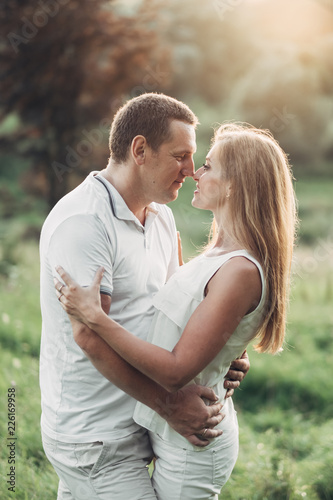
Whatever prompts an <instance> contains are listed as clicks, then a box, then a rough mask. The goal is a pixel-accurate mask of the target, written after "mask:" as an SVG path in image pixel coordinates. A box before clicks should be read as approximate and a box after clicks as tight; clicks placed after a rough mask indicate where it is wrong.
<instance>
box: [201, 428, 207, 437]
mask: <svg viewBox="0 0 333 500" xmlns="http://www.w3.org/2000/svg"><path fill="white" fill-rule="evenodd" d="M207 431H208V429H207V427H206V428H205V429H204V431H203V433H202V434H201V436H202V437H205V436H206V434H207Z"/></svg>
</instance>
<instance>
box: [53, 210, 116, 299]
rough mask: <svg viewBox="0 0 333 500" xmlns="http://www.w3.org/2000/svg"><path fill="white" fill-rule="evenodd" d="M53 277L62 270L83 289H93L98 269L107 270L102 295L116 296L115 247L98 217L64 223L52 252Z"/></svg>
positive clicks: (74, 217) (75, 219)
mask: <svg viewBox="0 0 333 500" xmlns="http://www.w3.org/2000/svg"><path fill="white" fill-rule="evenodd" d="M48 260H49V263H50V266H51V268H52V274H53V275H54V276H56V277H57V278H58V279H59V276H58V274H57V272H56V270H55V267H56V266H57V265H60V266H62V267H63V268H64V269H65V270H66V271H67V272H68V273H69V274H70V275H71V277H72V278H73V279H74V280H75V281H77V282H78V283H79V284H80V285H81V286H89V285H91V283H92V281H93V278H94V276H95V273H96V271H97V269H98V267H100V266H103V267H104V269H105V272H104V276H103V279H102V283H101V293H105V294H107V295H110V296H111V295H112V291H113V284H112V274H113V273H112V263H113V245H112V242H111V241H110V238H109V235H108V233H107V231H106V228H105V226H104V224H103V223H102V222H101V220H100V219H99V218H98V217H96V216H95V215H82V214H80V215H75V216H72V217H69V218H68V219H66V220H65V221H64V222H62V223H61V224H60V225H59V226H58V227H57V229H56V230H55V232H54V233H53V235H52V238H51V240H50V244H49V248H48Z"/></svg>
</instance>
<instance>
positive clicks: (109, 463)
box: [42, 429, 156, 500]
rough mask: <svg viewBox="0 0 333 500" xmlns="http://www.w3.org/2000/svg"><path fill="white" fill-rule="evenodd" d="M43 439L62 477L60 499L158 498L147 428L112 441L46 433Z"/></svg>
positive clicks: (133, 499) (142, 499) (51, 459)
mask: <svg viewBox="0 0 333 500" xmlns="http://www.w3.org/2000/svg"><path fill="white" fill-rule="evenodd" d="M42 439H43V446H44V450H45V454H46V456H47V458H48V459H49V461H50V462H51V464H52V465H53V467H54V469H55V471H56V473H57V474H58V476H59V479H60V481H59V489H58V497H57V499H58V500H129V499H130V500H156V495H155V493H154V490H153V487H152V484H151V480H150V478H149V474H148V469H147V465H148V464H149V463H150V461H151V458H152V449H151V446H150V442H149V439H148V436H147V431H146V430H145V429H142V430H139V431H138V432H136V433H134V434H132V435H130V436H127V437H125V438H122V439H119V440H116V441H111V442H107V441H105V442H99V441H98V442H95V443H80V444H72V443H62V442H59V441H55V440H53V439H51V438H49V437H48V436H46V435H45V434H42Z"/></svg>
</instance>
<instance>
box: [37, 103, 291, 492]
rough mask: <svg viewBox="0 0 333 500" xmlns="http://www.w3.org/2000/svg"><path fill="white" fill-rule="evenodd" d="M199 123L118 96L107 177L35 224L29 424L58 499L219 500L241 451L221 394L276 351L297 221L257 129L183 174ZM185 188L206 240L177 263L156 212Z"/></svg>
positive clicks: (282, 171)
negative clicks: (36, 430)
mask: <svg viewBox="0 0 333 500" xmlns="http://www.w3.org/2000/svg"><path fill="white" fill-rule="evenodd" d="M197 123H198V120H197V118H196V116H195V115H194V114H193V113H192V111H191V110H190V109H189V108H188V107H187V106H186V105H185V104H184V103H182V102H179V101H177V100H175V99H173V98H171V97H168V96H165V95H163V94H143V95H142V96H139V97H137V98H134V99H131V100H130V101H128V102H127V103H126V104H125V105H124V106H123V107H122V108H120V109H119V110H118V112H117V114H116V115H115V117H114V120H113V123H112V126H111V132H110V153H111V156H110V160H109V163H108V165H107V167H106V168H105V169H104V170H102V171H99V172H91V173H90V175H89V176H88V177H87V178H86V179H85V181H84V182H83V183H82V184H80V185H79V186H78V187H77V188H76V189H74V190H73V191H72V192H70V193H69V194H67V195H66V196H65V197H64V198H62V199H61V200H60V201H59V202H58V204H57V205H56V206H55V207H54V209H53V210H52V211H51V213H50V214H49V216H48V217H47V219H46V221H45V223H44V226H43V229H42V234H41V242H40V255H41V310H42V320H43V325H42V340H41V363H40V385H41V393H42V419H41V426H42V437H43V446H44V450H45V453H46V455H47V457H48V458H49V460H50V462H51V463H52V465H53V467H54V468H55V470H56V472H57V474H58V476H59V479H60V481H59V489H58V500H65V499H66V500H73V499H75V500H81V499H82V500H83V499H89V500H139V499H142V500H143V499H147V500H150V499H151V500H153V499H155V500H156V499H158V500H196V499H197V500H199V499H200V500H208V499H217V497H218V495H219V493H220V491H221V488H222V486H223V485H224V484H225V483H226V481H227V480H228V478H229V476H230V474H231V472H232V469H233V467H234V465H235V462H236V459H237V454H238V424H237V418H236V413H235V410H234V408H233V403H232V398H231V397H230V395H232V392H233V389H234V388H235V387H237V386H238V385H239V383H240V382H241V380H242V379H243V377H244V375H245V374H246V372H247V371H248V369H249V361H248V358H247V354H246V352H245V351H246V346H247V345H248V343H249V342H251V341H252V340H253V339H254V338H257V344H256V349H257V350H258V351H260V352H270V353H273V354H274V353H276V352H278V351H279V350H280V349H281V346H282V344H283V339H284V332H285V316H286V307H287V301H288V291H289V276H290V266H291V259H292V251H293V243H294V231H295V218H296V216H295V198H294V192H293V187H292V176H291V171H290V167H289V165H288V161H287V158H286V155H285V154H284V152H283V151H282V149H281V148H280V146H279V145H278V144H277V142H276V141H275V140H274V139H273V137H272V136H271V135H270V133H269V132H267V131H262V130H258V129H255V128H253V127H250V126H243V125H236V124H226V125H222V126H221V127H220V128H219V129H218V130H217V131H216V132H215V135H214V138H213V142H212V146H211V149H210V151H209V153H208V155H207V158H206V162H205V164H204V165H203V166H202V167H201V168H199V169H198V170H197V171H195V169H194V162H193V155H194V153H195V151H196V140H195V128H196V125H197ZM187 176H190V177H193V179H194V180H195V181H196V189H195V191H194V194H193V200H192V205H193V206H194V207H197V208H200V209H203V210H210V211H211V212H213V215H214V220H213V226H212V233H213V235H212V239H211V241H210V243H209V245H208V246H207V247H206V249H205V250H204V252H203V253H202V254H201V255H199V256H198V257H196V258H194V259H192V260H191V261H190V262H188V263H187V264H185V265H182V266H180V265H179V242H178V240H177V231H176V226H175V222H174V219H173V216H172V213H171V210H170V209H169V208H168V207H166V206H165V204H166V203H168V202H171V201H173V200H175V199H176V198H177V195H178V191H179V189H180V187H181V186H182V183H183V182H184V180H185V178H186V177H187ZM193 219H195V215H193ZM194 222H195V220H194ZM180 260H181V259H180ZM228 389H229V390H228ZM153 457H155V461H154V471H153V475H152V478H150V477H149V474H148V470H147V464H148V463H149V462H150V461H151V459H152V458H153Z"/></svg>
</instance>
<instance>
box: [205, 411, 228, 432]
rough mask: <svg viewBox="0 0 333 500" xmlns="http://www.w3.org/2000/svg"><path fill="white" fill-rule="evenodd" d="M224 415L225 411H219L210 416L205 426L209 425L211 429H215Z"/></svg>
mask: <svg viewBox="0 0 333 500" xmlns="http://www.w3.org/2000/svg"><path fill="white" fill-rule="evenodd" d="M224 417H225V414H224V413H218V414H217V415H214V416H213V417H210V418H209V419H208V420H207V422H206V425H205V427H209V430H213V428H214V427H216V426H217V425H218V424H219V423H220V422H222V420H223V419H224ZM216 430H217V429H216Z"/></svg>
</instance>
